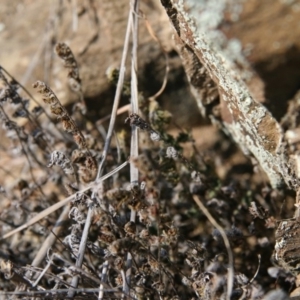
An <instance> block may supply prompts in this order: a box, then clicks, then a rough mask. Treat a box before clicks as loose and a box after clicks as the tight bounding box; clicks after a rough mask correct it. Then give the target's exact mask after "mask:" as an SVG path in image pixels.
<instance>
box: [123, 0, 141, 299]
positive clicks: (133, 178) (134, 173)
mask: <svg viewBox="0 0 300 300" xmlns="http://www.w3.org/2000/svg"><path fill="white" fill-rule="evenodd" d="M130 4H131V10H130V14H132V15H133V20H132V40H133V43H132V54H131V55H132V57H131V111H132V113H136V114H137V113H138V109H139V103H138V82H137V68H138V64H137V49H138V24H139V18H138V15H137V14H135V12H136V11H138V6H139V1H138V0H132V1H131V3H130ZM138 155H139V149H138V128H137V127H136V126H132V127H131V147H130V156H131V157H138ZM130 182H131V185H132V186H134V185H138V182H139V171H138V168H137V167H136V166H135V164H131V165H130ZM135 219H136V211H135V210H134V209H131V212H130V221H131V222H135ZM131 268H132V256H131V253H130V252H128V253H127V261H126V275H125V280H123V292H124V295H129V294H130V281H131Z"/></svg>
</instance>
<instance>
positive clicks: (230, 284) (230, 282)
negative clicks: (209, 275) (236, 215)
mask: <svg viewBox="0 0 300 300" xmlns="http://www.w3.org/2000/svg"><path fill="white" fill-rule="evenodd" d="M193 198H194V201H195V202H196V204H197V205H198V206H199V208H200V210H201V211H202V212H203V213H204V214H205V216H206V217H207V219H208V220H209V221H210V223H211V224H212V225H213V226H214V227H216V228H217V230H219V232H220V234H221V236H222V238H223V241H224V245H225V247H226V250H227V254H228V265H229V266H228V279H227V296H226V299H227V300H230V297H231V294H232V289H233V281H234V269H233V254H232V250H231V247H230V243H229V240H228V237H227V235H226V233H225V231H224V229H223V228H222V227H221V226H220V225H219V224H218V223H217V221H216V220H215V219H214V217H213V216H212V215H211V214H210V212H209V211H208V209H207V208H206V207H205V206H204V205H203V204H202V202H201V201H200V199H199V197H198V196H196V195H193Z"/></svg>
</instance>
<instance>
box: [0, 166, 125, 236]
mask: <svg viewBox="0 0 300 300" xmlns="http://www.w3.org/2000/svg"><path fill="white" fill-rule="evenodd" d="M127 164H128V161H125V162H124V163H123V164H122V165H120V166H119V167H117V168H115V169H114V170H112V171H111V172H109V173H107V174H105V175H104V176H102V177H101V178H99V179H98V180H97V181H95V182H93V183H92V184H90V185H88V186H87V187H85V188H84V189H82V190H80V191H78V192H77V193H84V192H86V191H88V190H89V189H92V188H96V187H97V185H98V183H100V182H101V181H104V180H106V179H107V178H109V177H111V176H112V175H114V174H115V173H117V172H119V171H120V170H121V169H123V168H124V167H125V166H127ZM77 193H75V194H73V195H71V196H69V197H68V198H65V199H64V200H61V201H59V202H58V203H55V204H54V205H52V206H50V207H48V208H46V209H45V210H43V211H42V212H40V213H39V214H37V215H36V216H34V217H33V218H32V219H30V220H29V221H28V222H26V223H25V224H23V225H22V226H20V227H18V228H16V229H14V230H12V231H10V232H8V233H6V234H4V235H3V236H2V237H1V238H0V241H1V240H4V239H6V238H8V237H10V236H12V235H14V234H16V233H18V232H20V231H22V230H23V229H26V228H28V227H29V226H31V225H33V224H35V223H36V222H38V221H40V220H41V219H43V218H45V217H46V216H48V215H49V214H51V213H53V212H55V211H56V210H58V209H59V208H61V207H63V206H64V205H67V204H68V203H70V202H71V201H72V200H73V199H74V198H75V197H76V194H77Z"/></svg>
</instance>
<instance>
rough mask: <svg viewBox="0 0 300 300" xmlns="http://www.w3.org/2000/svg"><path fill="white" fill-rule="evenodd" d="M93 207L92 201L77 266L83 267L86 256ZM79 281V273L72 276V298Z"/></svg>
mask: <svg viewBox="0 0 300 300" xmlns="http://www.w3.org/2000/svg"><path fill="white" fill-rule="evenodd" d="M93 207H94V204H93V203H91V204H90V205H89V209H88V214H87V217H86V221H85V223H84V229H83V233H82V236H81V240H80V245H79V251H78V257H77V259H76V263H75V266H76V267H77V268H81V266H82V263H83V258H84V253H85V248H86V243H87V238H88V233H89V230H90V226H91V222H92V216H93V213H94V210H93ZM78 281H79V275H76V276H74V277H73V278H72V282H71V287H70V289H69V291H68V297H70V298H72V297H73V296H74V294H75V290H74V288H76V287H77V285H78Z"/></svg>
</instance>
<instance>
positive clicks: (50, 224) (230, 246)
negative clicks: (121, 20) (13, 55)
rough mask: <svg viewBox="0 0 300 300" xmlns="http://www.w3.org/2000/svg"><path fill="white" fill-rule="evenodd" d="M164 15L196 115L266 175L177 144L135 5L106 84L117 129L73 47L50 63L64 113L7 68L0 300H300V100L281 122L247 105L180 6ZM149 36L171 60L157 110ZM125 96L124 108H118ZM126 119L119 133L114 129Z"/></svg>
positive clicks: (1, 80)
mask: <svg viewBox="0 0 300 300" xmlns="http://www.w3.org/2000/svg"><path fill="white" fill-rule="evenodd" d="M74 3H76V2H75V1H74ZM91 3H92V2H91ZM162 4H163V6H164V7H165V9H166V12H167V13H168V15H169V17H170V20H171V22H172V23H173V25H174V28H175V34H177V35H176V38H175V39H176V41H177V47H178V50H179V53H180V55H181V57H182V61H183V64H184V67H185V70H186V73H187V76H188V79H189V81H190V85H191V89H192V91H193V93H194V95H195V97H196V98H197V101H198V104H199V106H200V107H201V109H202V113H203V114H204V115H207V116H209V117H210V118H211V119H212V120H213V122H215V123H218V124H219V126H220V127H222V128H223V129H224V131H225V132H226V133H228V134H231V136H232V137H233V139H234V140H235V142H236V143H237V144H238V145H239V146H241V147H242V148H243V149H244V150H245V151H248V153H249V154H252V156H253V157H254V158H256V160H257V161H258V164H256V165H253V164H252V162H251V161H250V160H249V159H244V160H243V165H242V172H241V171H240V170H238V169H234V168H231V167H230V166H229V167H227V168H226V167H224V165H225V164H226V162H228V161H230V159H234V157H239V156H242V154H241V152H240V151H239V150H238V148H237V147H236V145H235V144H234V142H233V141H232V140H231V139H230V138H228V137H227V136H225V135H223V134H221V133H220V134H219V136H218V139H217V140H216V142H215V143H213V144H211V145H210V146H209V148H206V149H199V148H198V147H197V144H196V142H195V139H194V137H193V134H192V131H190V130H186V129H181V128H179V129H178V128H177V130H176V133H175V134H173V135H171V134H170V132H169V131H168V129H169V126H170V124H176V120H172V115H171V114H170V113H169V112H168V111H166V110H164V109H163V108H162V107H161V106H160V104H159V97H160V95H161V94H162V93H164V89H165V86H166V83H167V78H168V72H169V64H168V61H169V56H170V53H168V51H167V50H166V49H165V48H164V46H162V44H160V42H159V40H158V39H157V37H156V36H155V33H154V31H153V30H152V27H151V25H150V23H151V20H150V21H148V20H147V19H146V16H145V15H144V14H143V12H142V11H140V10H139V1H134V0H133V1H131V3H130V9H129V17H128V27H127V32H126V37H125V42H124V50H123V56H122V60H121V62H120V68H119V69H115V68H111V69H110V70H109V72H108V81H109V82H110V83H111V84H112V85H113V86H114V87H115V89H116V93H115V98H114V103H113V106H112V112H111V116H110V118H109V124H106V123H105V120H104V121H103V120H100V121H95V118H94V115H93V114H90V113H89V110H88V105H87V103H86V101H85V97H84V92H83V91H84V88H83V86H82V81H81V77H80V70H79V67H78V63H77V61H76V57H75V55H74V54H73V53H72V51H71V49H70V47H69V46H68V45H67V43H64V42H60V43H58V44H57V45H56V46H55V52H56V54H57V55H58V57H60V58H61V59H62V60H63V62H64V67H65V68H66V69H67V72H68V74H67V78H68V83H69V87H70V89H71V90H72V91H73V92H75V94H76V96H77V102H76V103H74V104H72V105H71V106H69V107H65V106H64V105H62V102H61V101H60V99H59V97H58V96H57V95H56V94H55V90H54V89H53V90H52V89H51V87H50V86H48V84H46V83H45V82H43V81H40V80H39V81H36V82H35V83H33V87H34V88H35V89H36V91H37V92H38V93H40V94H41V95H42V99H43V103H42V102H41V101H38V100H37V99H39V98H40V95H39V96H37V95H36V96H34V97H33V96H32V95H31V94H30V93H29V92H28V91H27V89H26V88H25V87H23V86H22V85H21V84H20V83H19V82H18V81H17V80H16V79H15V78H14V77H12V76H11V75H10V74H9V73H8V72H7V70H5V69H4V68H3V67H0V85H1V89H0V119H1V123H2V128H3V131H2V133H3V142H2V143H1V148H0V151H1V156H2V157H4V158H5V161H6V163H5V164H3V165H1V166H0V169H1V174H2V175H1V176H2V177H3V180H1V190H0V193H1V195H0V197H1V214H0V232H1V237H2V238H1V241H0V243H1V250H0V272H1V277H0V289H1V291H2V292H1V294H0V295H1V296H0V297H4V298H3V299H64V298H70V299H174V300H175V299H203V300H212V299H249V300H250V299H266V300H267V299H287V298H288V297H289V296H288V295H296V296H297V286H298V279H297V275H298V274H297V271H298V270H299V266H298V261H299V255H298V256H297V242H298V243H299V241H298V239H299V238H298V235H297V234H298V233H299V232H298V231H299V229H298V227H299V225H298V220H299V216H298V215H297V214H296V215H295V218H294V219H292V220H288V221H282V222H280V223H279V224H278V221H280V220H281V219H283V218H288V217H292V216H293V212H294V208H293V207H294V197H295V191H296V190H297V189H298V180H297V178H298V177H297V174H296V169H295V168H294V165H290V162H289V159H288V157H292V156H293V157H294V160H295V161H296V162H297V159H298V160H299V158H298V156H299V154H298V152H299V133H298V125H299V124H298V118H299V116H298V114H299V109H298V107H299V103H298V102H299V99H298V98H299V96H296V97H295V100H294V101H293V102H292V104H291V107H290V109H289V111H288V113H287V115H286V117H285V118H284V119H283V121H282V123H281V124H279V123H278V122H277V121H276V120H275V119H274V118H273V117H272V116H271V114H270V113H269V112H268V110H267V109H266V108H265V107H264V106H263V105H262V104H260V103H258V102H257V101H255V99H253V97H252V96H251V93H250V92H249V91H248V87H247V86H246V84H245V83H244V81H243V79H241V78H240V77H239V76H238V70H236V69H235V68H234V67H233V66H231V65H230V64H229V63H228V65H226V63H225V62H224V61H225V60H224V59H223V58H222V51H221V50H216V49H214V47H212V46H211V45H210V44H209V43H208V42H207V40H206V36H203V35H200V34H199V35H197V28H196V27H194V24H193V22H192V21H191V20H190V18H189V16H188V14H187V12H185V11H184V8H183V6H182V3H181V2H180V3H179V4H176V3H174V2H173V1H167V0H163V1H162ZM77 17H78V16H76V17H75V16H74V18H75V21H76V20H77V19H76V18H77ZM140 19H143V20H144V23H143V22H141V20H140ZM77 21H78V20H77ZM144 24H145V25H146V27H147V28H148V30H149V34H150V36H152V38H153V43H159V47H160V48H161V52H162V53H163V55H164V56H165V57H166V60H165V67H164V68H165V77H164V80H163V82H162V88H161V89H160V90H159V92H157V93H156V94H155V95H154V96H152V97H149V98H146V97H144V96H143V94H144V93H146V94H147V91H144V90H142V88H141V87H139V88H138V86H139V85H138V74H137V70H138V61H137V53H138V46H139V45H138V38H137V37H138V29H139V26H144ZM91 42H92V41H91ZM130 47H131V48H130ZM87 49H88V48H87ZM87 49H85V51H87ZM130 50H131V53H132V57H131V66H130V68H129V70H130V72H128V74H126V72H125V65H126V58H127V56H128V55H127V53H128V51H130ZM235 72H236V73H235ZM66 88H67V87H66ZM121 97H123V98H124V99H126V100H127V101H128V103H129V105H126V106H125V107H123V108H121V109H120V108H119V106H120V105H119V104H120V98H121ZM201 101H202V102H201ZM295 106H296V108H295ZM124 112H126V113H127V114H128V117H127V118H126V120H125V123H124V124H122V125H119V124H118V126H115V124H116V120H117V117H118V115H119V114H121V113H124ZM217 112H219V113H217ZM284 133H286V134H285V136H284ZM2 161H4V160H2ZM262 171H265V172H266V174H267V176H268V177H269V179H270V182H271V184H269V183H268V182H267V180H266V178H265V176H264V175H263V174H262ZM4 174H5V176H4ZM1 179H2V178H1ZM284 184H285V185H284ZM279 186H280V187H281V189H277V188H278V187H279ZM288 188H290V190H288ZM298 198H299V195H298ZM298 198H297V199H298ZM298 200H299V199H298ZM298 200H297V203H296V206H297V209H298V208H299V201H298ZM287 222H290V223H287ZM278 226H279V227H278ZM287 228H288V229H287ZM289 230H292V232H290V231H289ZM275 231H276V237H275ZM295 237H296V238H295ZM275 238H276V239H275ZM287 238H295V239H294V240H293V241H295V242H287V241H286V240H287ZM295 245H296V246H295ZM286 247H290V248H286ZM298 248H299V247H298ZM274 249H275V250H274ZM275 264H277V265H281V266H282V267H279V266H275ZM295 299H296V298H295Z"/></svg>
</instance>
